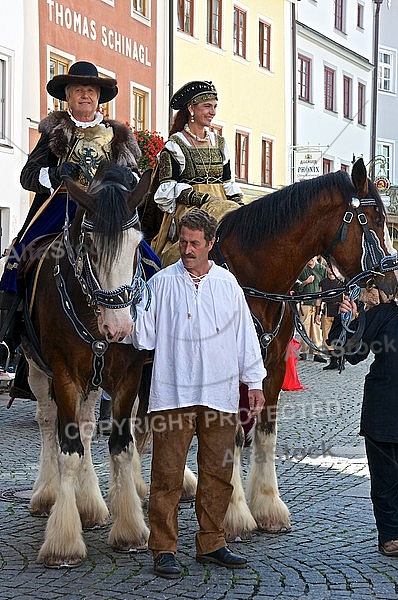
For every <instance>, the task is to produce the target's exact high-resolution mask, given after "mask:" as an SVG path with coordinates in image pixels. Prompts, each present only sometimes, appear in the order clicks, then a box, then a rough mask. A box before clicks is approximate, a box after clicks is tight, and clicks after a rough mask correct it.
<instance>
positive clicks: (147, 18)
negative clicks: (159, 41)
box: [130, 0, 152, 27]
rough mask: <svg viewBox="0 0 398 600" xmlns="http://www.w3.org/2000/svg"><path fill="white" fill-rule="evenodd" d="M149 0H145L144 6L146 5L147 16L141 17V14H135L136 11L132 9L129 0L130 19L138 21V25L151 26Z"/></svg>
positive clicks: (131, 0)
mask: <svg viewBox="0 0 398 600" xmlns="http://www.w3.org/2000/svg"><path fill="white" fill-rule="evenodd" d="M151 4H152V2H151V0H146V5H147V11H148V12H147V14H146V15H142V14H141V13H139V12H137V11H136V10H134V7H133V0H130V14H131V17H132V18H133V19H135V20H136V21H139V22H140V23H143V24H144V25H147V26H148V27H149V26H150V25H151Z"/></svg>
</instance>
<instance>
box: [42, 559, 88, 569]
mask: <svg viewBox="0 0 398 600" xmlns="http://www.w3.org/2000/svg"><path fill="white" fill-rule="evenodd" d="M82 562H83V560H82V559H81V558H66V559H63V560H57V559H55V558H54V559H52V560H50V559H48V560H44V561H43V564H44V566H45V567H47V569H74V568H76V567H79V566H80V565H81V564H82Z"/></svg>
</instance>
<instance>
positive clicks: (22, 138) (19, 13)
mask: <svg viewBox="0 0 398 600" xmlns="http://www.w3.org/2000/svg"><path fill="white" fill-rule="evenodd" d="M35 4H36V3H35V2H25V1H24V0H2V4H1V8H2V14H3V15H6V18H3V19H1V20H0V59H1V61H2V69H3V74H4V75H5V79H4V88H3V93H4V103H3V107H4V110H5V136H4V138H3V139H2V140H1V142H0V181H1V186H0V218H1V240H0V246H1V251H3V250H4V248H6V247H7V246H8V244H9V243H10V241H11V240H12V238H13V237H14V236H15V235H16V233H17V232H18V230H19V227H20V225H21V222H22V220H23V217H24V214H25V207H27V206H28V194H27V192H24V191H23V190H22V188H21V185H20V183H19V177H20V172H21V169H22V166H23V165H24V163H25V161H26V156H27V148H28V144H27V135H26V132H27V125H26V123H27V122H26V116H27V111H28V110H29V113H30V112H31V107H32V105H33V107H34V99H33V98H32V95H31V94H29V93H27V91H26V90H27V88H26V85H25V84H26V82H25V79H24V76H25V72H26V70H27V68H26V67H27V65H26V64H25V59H26V56H25V53H24V48H25V44H26V21H25V15H26V11H27V10H29V11H30V10H32V8H33V5H35ZM29 27H30V31H31V33H30V34H28V37H29V35H30V36H32V37H33V35H34V34H35V35H36V37H37V32H38V27H37V23H36V25H35V27H33V23H32V21H31V20H29ZM28 56H29V53H28ZM36 72H37V71H36ZM32 89H34V88H32Z"/></svg>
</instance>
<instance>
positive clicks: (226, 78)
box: [173, 0, 290, 198]
mask: <svg viewBox="0 0 398 600" xmlns="http://www.w3.org/2000/svg"><path fill="white" fill-rule="evenodd" d="M176 8H177V23H176V36H175V41H174V77H173V85H174V90H177V89H178V88H179V87H181V85H183V84H184V83H186V82H187V81H192V80H195V79H205V80H212V81H213V83H214V84H215V86H216V88H217V90H218V93H219V101H218V109H217V115H216V118H215V119H214V121H213V123H214V126H215V128H216V129H218V130H219V132H220V133H222V135H223V136H224V137H225V138H226V141H227V144H228V147H229V152H230V155H231V164H232V167H234V165H235V173H236V179H237V181H238V182H239V183H240V185H241V187H242V189H243V191H244V193H245V194H246V195H247V196H248V197H252V198H253V197H258V196H260V195H263V194H264V193H267V192H270V191H272V190H273V189H275V188H278V187H280V186H283V185H285V184H286V178H287V160H286V146H287V141H286V139H287V136H288V131H287V123H288V122H289V119H288V117H287V111H288V110H289V104H290V102H287V99H286V89H285V84H286V82H285V69H286V56H285V54H286V47H285V27H286V26H287V25H286V19H287V17H288V16H289V14H290V12H289V8H290V2H288V1H287V0H268V1H267V2H264V0H247V1H246V2H241V1H234V0H207V1H205V0H191V1H190V2H185V1H183V0H177V1H176Z"/></svg>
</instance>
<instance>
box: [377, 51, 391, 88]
mask: <svg viewBox="0 0 398 600" xmlns="http://www.w3.org/2000/svg"><path fill="white" fill-rule="evenodd" d="M394 67H395V61H394V54H393V53H392V52H388V51H387V50H381V51H380V52H379V74H378V75H379V76H378V89H379V90H381V91H383V92H393V91H394V89H393V82H394V70H395V68H394Z"/></svg>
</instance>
